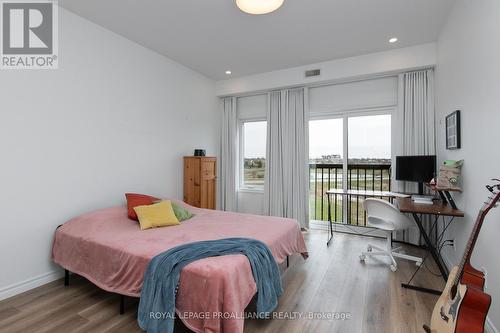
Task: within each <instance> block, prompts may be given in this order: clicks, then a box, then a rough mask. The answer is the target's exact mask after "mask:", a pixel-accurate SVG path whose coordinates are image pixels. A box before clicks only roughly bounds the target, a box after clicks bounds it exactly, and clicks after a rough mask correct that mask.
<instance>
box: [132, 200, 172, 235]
mask: <svg viewBox="0 0 500 333" xmlns="http://www.w3.org/2000/svg"><path fill="white" fill-rule="evenodd" d="M134 210H135V212H136V214H137V217H138V219H139V224H140V225H141V230H145V229H150V228H155V227H166V226H171V225H178V224H180V223H179V220H178V219H177V217H176V216H175V213H174V210H173V209H172V203H171V202H170V200H165V201H161V202H159V203H155V204H152V205H145V206H137V207H134Z"/></svg>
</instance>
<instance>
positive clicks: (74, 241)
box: [52, 201, 308, 332]
mask: <svg viewBox="0 0 500 333" xmlns="http://www.w3.org/2000/svg"><path fill="white" fill-rule="evenodd" d="M176 202H177V203H179V204H181V205H183V206H184V207H186V208H187V209H188V210H190V211H191V212H192V213H194V214H195V216H194V217H193V218H191V219H189V220H187V221H184V222H182V224H181V225H179V226H174V227H164V228H155V229H148V230H144V231H141V230H140V228H139V225H138V223H137V222H136V221H133V220H130V219H129V218H128V217H127V208H126V207H125V206H119V207H112V208H105V209H101V210H98V211H95V212H91V213H88V214H84V215H81V216H79V217H76V218H74V219H72V220H70V221H68V222H66V223H64V224H63V225H62V226H60V227H59V228H58V229H57V230H56V233H55V237H54V242H53V246H52V260H53V261H54V262H55V263H57V264H58V265H60V266H62V267H63V268H64V269H66V270H68V271H71V272H73V273H76V274H78V275H81V276H83V277H85V278H87V279H88V280H89V281H91V282H92V283H94V284H95V285H97V286H98V287H100V288H102V289H104V290H106V291H109V292H114V293H118V294H121V295H126V296H132V297H140V292H141V287H142V282H143V277H144V272H145V271H146V268H147V266H148V264H149V261H150V260H151V259H152V258H153V257H154V256H156V255H157V254H159V253H161V252H164V251H166V250H168V249H170V248H173V247H175V246H178V245H181V244H185V243H189V242H195V241H201V240H214V239H222V238H228V237H247V238H254V239H258V240H260V241H262V242H264V243H265V244H266V245H267V246H268V247H269V248H270V250H271V252H272V253H273V256H274V257H275V259H276V261H277V262H278V263H283V262H284V261H285V260H287V257H288V256H290V255H293V254H301V255H302V256H303V257H304V258H307V256H308V253H307V248H306V246H305V243H304V238H303V236H302V233H301V231H300V227H299V225H298V223H297V221H295V220H292V219H285V218H277V217H269V216H258V215H249V214H240V213H230V212H222V211H215V210H207V209H199V208H195V207H192V206H189V205H187V204H185V203H183V202H179V201H176ZM255 292H256V285H255V281H254V278H253V275H252V270H251V267H250V264H249V262H248V260H247V258H246V257H245V256H243V255H229V256H222V257H212V258H206V259H202V260H198V261H196V262H193V263H191V264H189V265H188V266H186V267H185V268H184V269H183V270H182V272H181V277H180V282H179V290H178V293H177V298H176V312H177V314H178V315H179V317H180V318H181V320H182V321H183V322H184V324H185V325H186V326H187V327H188V328H189V329H191V330H193V331H194V332H243V323H244V319H243V317H242V314H243V311H244V309H245V308H246V306H247V305H248V304H249V303H250V301H251V300H252V298H253V297H254V295H255Z"/></svg>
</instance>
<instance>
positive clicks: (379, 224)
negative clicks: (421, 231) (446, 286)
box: [359, 198, 422, 272]
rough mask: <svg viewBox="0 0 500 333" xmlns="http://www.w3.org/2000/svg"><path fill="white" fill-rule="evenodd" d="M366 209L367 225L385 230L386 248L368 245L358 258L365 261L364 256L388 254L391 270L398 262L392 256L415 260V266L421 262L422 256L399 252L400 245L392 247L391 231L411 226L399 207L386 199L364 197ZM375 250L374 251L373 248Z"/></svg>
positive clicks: (410, 221)
mask: <svg viewBox="0 0 500 333" xmlns="http://www.w3.org/2000/svg"><path fill="white" fill-rule="evenodd" d="M364 207H365V210H366V215H367V216H368V218H367V225H368V226H370V227H374V228H377V229H381V230H385V231H386V234H387V246H386V249H385V250H384V249H381V248H379V247H377V246H375V245H370V244H369V245H368V248H367V252H363V253H362V254H361V255H360V256H359V259H360V260H361V261H365V259H366V256H388V257H389V258H390V259H391V266H390V267H391V270H392V271H393V272H395V271H396V270H397V269H398V264H397V263H396V260H394V257H397V258H403V259H407V260H412V261H415V263H416V265H417V266H420V265H421V264H422V258H418V257H414V256H410V255H406V254H403V253H399V252H397V251H399V250H400V249H401V247H397V248H394V249H393V248H392V232H393V231H396V230H405V229H409V228H411V227H412V226H413V221H412V220H410V219H409V218H408V217H407V216H406V215H405V214H403V213H401V212H400V211H399V209H398V208H397V207H396V206H394V205H393V204H391V203H390V202H388V201H385V200H381V199H372V198H369V199H366V200H365V203H364ZM374 249H375V250H377V251H376V252H375V251H373V250H374Z"/></svg>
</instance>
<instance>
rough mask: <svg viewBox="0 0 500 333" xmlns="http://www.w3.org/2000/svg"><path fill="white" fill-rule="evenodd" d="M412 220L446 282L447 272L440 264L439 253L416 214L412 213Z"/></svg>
mask: <svg viewBox="0 0 500 333" xmlns="http://www.w3.org/2000/svg"><path fill="white" fill-rule="evenodd" d="M412 215H413V218H414V219H415V222H416V223H417V226H418V229H419V230H420V233H421V234H422V237H424V240H425V244H427V247H428V248H429V252H430V253H431V255H432V258H434V261H435V262H436V264H437V265H438V268H439V271H440V272H441V276H442V277H443V279H444V280H445V281H446V280H448V272H447V271H446V268H445V267H444V265H443V264H442V262H441V258H439V253H438V251H437V250H436V248H435V247H434V244H432V241H431V240H430V238H429V235H427V233H426V232H425V229H424V226H423V225H422V221H421V220H420V217H419V216H418V214H415V213H413V214H412Z"/></svg>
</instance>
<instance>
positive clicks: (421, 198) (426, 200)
mask: <svg viewBox="0 0 500 333" xmlns="http://www.w3.org/2000/svg"><path fill="white" fill-rule="evenodd" d="M432 199H434V197H433V196H428V195H412V196H411V200H412V201H413V202H414V203H416V204H422V205H432V204H433V203H434V202H433V201H432Z"/></svg>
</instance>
